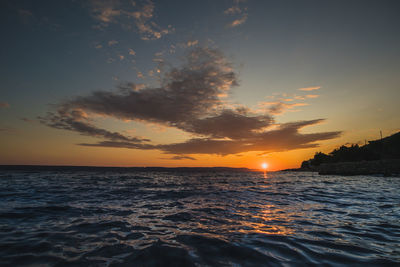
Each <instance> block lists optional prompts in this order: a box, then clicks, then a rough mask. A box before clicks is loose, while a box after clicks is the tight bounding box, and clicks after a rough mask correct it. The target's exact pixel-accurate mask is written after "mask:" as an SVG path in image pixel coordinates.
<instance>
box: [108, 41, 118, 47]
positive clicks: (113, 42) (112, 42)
mask: <svg viewBox="0 0 400 267" xmlns="http://www.w3.org/2000/svg"><path fill="white" fill-rule="evenodd" d="M116 44H118V41H116V40H111V41H108V46H113V45H116Z"/></svg>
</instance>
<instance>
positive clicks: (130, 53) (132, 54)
mask: <svg viewBox="0 0 400 267" xmlns="http://www.w3.org/2000/svg"><path fill="white" fill-rule="evenodd" d="M128 51H129V55H131V56H136V52H135V51H134V50H133V49H131V48H129V50H128Z"/></svg>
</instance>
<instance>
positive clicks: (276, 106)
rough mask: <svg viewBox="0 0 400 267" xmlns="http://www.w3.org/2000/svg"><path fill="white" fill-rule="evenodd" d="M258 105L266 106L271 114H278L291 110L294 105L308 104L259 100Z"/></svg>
mask: <svg viewBox="0 0 400 267" xmlns="http://www.w3.org/2000/svg"><path fill="white" fill-rule="evenodd" d="M259 105H260V106H266V107H267V110H268V112H269V113H270V114H272V115H280V114H283V113H285V112H286V111H288V110H292V111H293V108H294V107H301V106H308V104H307V103H284V102H282V101H276V102H261V103H260V104H259Z"/></svg>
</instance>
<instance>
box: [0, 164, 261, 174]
mask: <svg viewBox="0 0 400 267" xmlns="http://www.w3.org/2000/svg"><path fill="white" fill-rule="evenodd" d="M0 171H25V172H39V171H63V172H64V171H65V172H74V171H94V172H95V171H99V172H105V171H110V172H111V171H112V172H251V171H257V170H251V169H248V168H230V167H100V166H46V165H0Z"/></svg>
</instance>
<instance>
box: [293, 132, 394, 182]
mask: <svg viewBox="0 0 400 267" xmlns="http://www.w3.org/2000/svg"><path fill="white" fill-rule="evenodd" d="M290 171H312V172H318V173H319V174H336V175H372V174H381V175H385V176H400V132H398V133H396V134H393V135H391V136H388V137H385V138H382V139H380V140H373V141H368V144H365V145H364V146H359V145H351V146H341V147H340V148H337V149H335V150H333V151H332V152H330V153H329V154H324V153H322V152H317V153H315V155H314V157H313V158H312V159H309V160H306V161H303V163H302V164H301V167H300V168H298V169H290Z"/></svg>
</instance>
